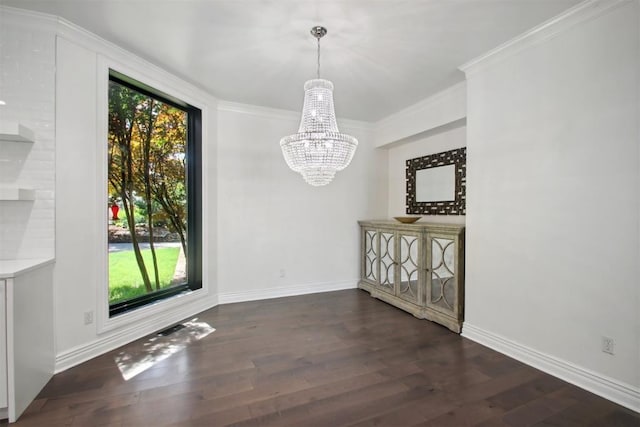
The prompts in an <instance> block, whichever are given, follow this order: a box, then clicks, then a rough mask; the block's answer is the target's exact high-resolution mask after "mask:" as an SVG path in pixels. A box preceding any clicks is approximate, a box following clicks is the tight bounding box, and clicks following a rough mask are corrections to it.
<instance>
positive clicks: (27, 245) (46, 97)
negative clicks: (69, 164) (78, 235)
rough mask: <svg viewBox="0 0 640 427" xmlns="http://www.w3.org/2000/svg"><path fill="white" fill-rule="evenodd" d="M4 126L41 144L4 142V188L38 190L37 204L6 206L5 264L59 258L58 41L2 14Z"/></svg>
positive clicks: (0, 167) (1, 205) (1, 214)
mask: <svg viewBox="0 0 640 427" xmlns="http://www.w3.org/2000/svg"><path fill="white" fill-rule="evenodd" d="M0 70H1V72H0V99H1V100H3V101H5V102H6V105H0V123H1V122H8V121H12V122H19V123H21V124H22V125H25V126H27V127H29V128H30V129H32V130H33V131H34V132H35V142H34V143H33V144H31V143H20V142H6V141H0V186H11V185H14V186H19V187H26V188H33V189H35V190H36V196H35V198H36V200H35V201H19V202H16V201H0V259H21V258H50V257H53V255H54V236H55V233H54V184H53V182H54V173H55V166H54V162H55V108H54V107H55V86H54V79H55V37H54V28H53V27H51V26H50V25H46V24H43V23H42V22H41V21H40V20H39V19H34V18H32V17H30V16H29V15H25V14H22V13H19V12H9V11H6V10H4V9H0Z"/></svg>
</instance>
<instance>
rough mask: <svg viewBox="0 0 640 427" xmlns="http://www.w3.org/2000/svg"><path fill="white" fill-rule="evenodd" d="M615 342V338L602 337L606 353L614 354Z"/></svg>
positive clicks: (603, 349) (603, 348)
mask: <svg viewBox="0 0 640 427" xmlns="http://www.w3.org/2000/svg"><path fill="white" fill-rule="evenodd" d="M614 344H615V342H614V341H613V338H609V337H602V351H603V352H604V353H609V354H614V353H613V346H614Z"/></svg>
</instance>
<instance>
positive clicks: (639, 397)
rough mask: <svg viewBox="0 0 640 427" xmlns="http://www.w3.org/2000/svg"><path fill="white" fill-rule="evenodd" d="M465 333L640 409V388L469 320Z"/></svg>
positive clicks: (601, 394) (463, 333)
mask: <svg viewBox="0 0 640 427" xmlns="http://www.w3.org/2000/svg"><path fill="white" fill-rule="evenodd" d="M462 336H463V337H465V338H468V339H470V340H472V341H475V342H477V343H479V344H482V345H484V346H486V347H489V348H491V349H493V350H496V351H498V352H500V353H503V354H506V355H507V356H509V357H512V358H514V359H516V360H519V361H520V362H523V363H526V364H527V365H530V366H533V367H534V368H537V369H540V370H541V371H543V372H546V373H548V374H550V375H553V376H554V377H558V378H560V379H562V380H564V381H566V382H568V383H571V384H574V385H576V386H578V387H580V388H583V389H585V390H587V391H590V392H591V393H594V394H597V395H598V396H602V397H604V398H605V399H608V400H611V401H612V402H615V403H617V404H619V405H622V406H624V407H627V408H629V409H631V410H633V411H636V412H640V388H638V387H634V386H632V385H630V384H625V383H623V382H620V381H618V380H615V379H613V378H609V377H606V376H604V375H601V374H598V373H596V372H593V371H590V370H588V369H585V368H582V367H580V366H576V365H574V364H572V363H570V362H567V361H565V360H562V359H558V358H556V357H553V356H550V355H548V354H545V353H541V352H539V351H537V350H534V349H532V348H529V347H527V346H524V345H522V344H518V343H516V342H514V341H511V340H509V339H507V338H504V337H501V336H499V335H496V334H494V333H492V332H489V331H486V330H484V329H482V328H479V327H477V326H473V325H470V324H469V323H467V322H465V323H464V325H463V327H462Z"/></svg>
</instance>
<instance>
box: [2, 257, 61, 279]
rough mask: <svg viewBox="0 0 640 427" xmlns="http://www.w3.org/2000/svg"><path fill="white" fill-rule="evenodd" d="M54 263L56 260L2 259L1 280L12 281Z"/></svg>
mask: <svg viewBox="0 0 640 427" xmlns="http://www.w3.org/2000/svg"><path fill="white" fill-rule="evenodd" d="M53 262H54V258H34V259H1V260H0V279H11V278H13V277H16V276H19V275H21V274H24V273H27V272H29V271H32V270H35V269H37V268H40V267H44V266H45V265H49V264H52V263H53Z"/></svg>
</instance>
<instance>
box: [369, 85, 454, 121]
mask: <svg viewBox="0 0 640 427" xmlns="http://www.w3.org/2000/svg"><path fill="white" fill-rule="evenodd" d="M466 90H467V82H466V80H463V81H461V82H458V83H456V84H454V85H452V86H449V87H448V88H446V89H443V90H441V91H440V92H436V93H434V94H433V95H431V96H430V97H428V98H425V99H423V100H422V101H418V102H416V103H415V104H412V105H410V106H408V107H406V108H404V109H402V110H400V111H396V112H395V113H392V114H390V115H388V116H387V117H384V118H382V119H380V120H378V121H377V122H375V123H374V125H375V127H376V129H381V128H384V127H385V126H388V125H389V124H392V123H394V122H395V121H396V120H397V119H399V118H402V117H406V116H412V115H415V114H420V113H422V112H423V111H424V110H425V109H427V108H429V107H431V106H432V105H434V104H438V103H439V102H441V101H442V100H446V99H448V98H450V97H451V96H452V95H454V96H455V94H456V92H458V91H462V92H463V93H466Z"/></svg>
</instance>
